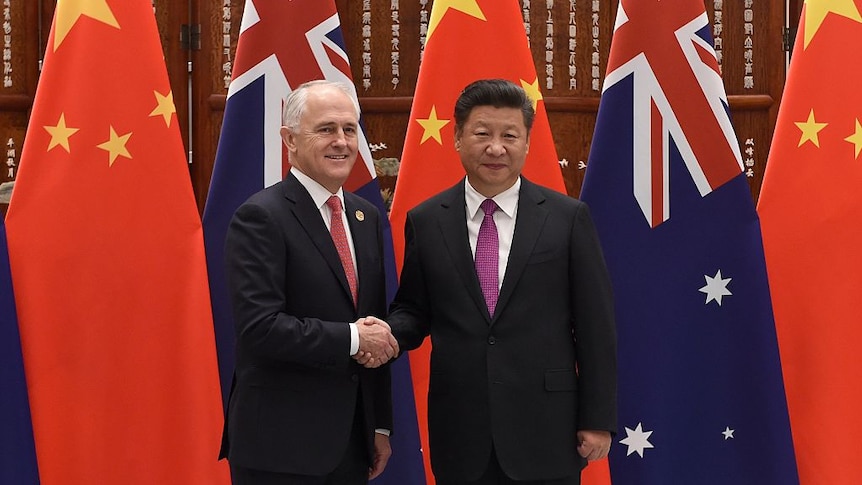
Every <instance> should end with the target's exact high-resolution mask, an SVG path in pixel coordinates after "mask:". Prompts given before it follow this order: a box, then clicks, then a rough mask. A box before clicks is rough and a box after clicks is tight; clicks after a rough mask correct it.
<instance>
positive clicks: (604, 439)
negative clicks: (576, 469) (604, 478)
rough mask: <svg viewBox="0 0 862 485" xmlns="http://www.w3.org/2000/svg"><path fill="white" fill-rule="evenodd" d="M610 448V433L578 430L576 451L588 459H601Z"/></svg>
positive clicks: (606, 454)
mask: <svg viewBox="0 0 862 485" xmlns="http://www.w3.org/2000/svg"><path fill="white" fill-rule="evenodd" d="M610 450H611V434H610V433H609V432H608V431H593V430H582V431H578V453H580V455H581V456H582V457H584V458H586V459H587V460H589V461H593V460H601V459H602V458H604V457H606V456H608V452H609V451H610Z"/></svg>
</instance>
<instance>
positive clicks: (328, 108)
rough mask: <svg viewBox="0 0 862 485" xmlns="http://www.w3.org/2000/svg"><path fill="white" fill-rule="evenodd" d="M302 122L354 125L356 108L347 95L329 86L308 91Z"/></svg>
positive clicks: (356, 119) (356, 118)
mask: <svg viewBox="0 0 862 485" xmlns="http://www.w3.org/2000/svg"><path fill="white" fill-rule="evenodd" d="M302 120H304V121H309V122H313V123H320V122H342V123H343V122H349V123H356V122H357V121H358V117H357V114H356V106H355V105H354V104H353V100H352V99H350V96H348V95H347V93H345V92H344V91H342V90H340V89H336V88H333V87H330V86H322V87H317V88H314V89H311V90H309V92H308V97H307V98H306V101H305V109H304V110H303V111H302Z"/></svg>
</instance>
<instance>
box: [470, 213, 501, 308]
mask: <svg viewBox="0 0 862 485" xmlns="http://www.w3.org/2000/svg"><path fill="white" fill-rule="evenodd" d="M481 207H482V211H484V212H485V217H484V218H483V219H482V225H481V226H479V237H478V238H477V239H476V261H475V262H476V275H477V276H479V286H480V287H481V288H482V295H484V296H485V304H487V305H488V313H490V314H491V316H492V317H493V316H494V309H495V308H496V307H497V293H498V291H499V273H500V267H499V260H500V242H499V238H498V236H497V225H496V224H495V223H494V212H496V211H497V209H498V208H499V207H498V206H497V203H496V202H494V201H493V200H491V199H485V201H484V202H482V206H481Z"/></svg>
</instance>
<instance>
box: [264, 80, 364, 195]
mask: <svg viewBox="0 0 862 485" xmlns="http://www.w3.org/2000/svg"><path fill="white" fill-rule="evenodd" d="M358 130H359V119H358V115H357V112H356V105H355V104H354V103H353V101H352V100H351V99H350V97H348V95H347V93H345V92H344V91H341V90H340V89H337V88H335V87H332V86H325V85H324V86H314V87H310V88H308V93H307V98H306V101H305V107H304V108H303V110H302V115H301V116H300V119H299V125H298V126H297V127H296V128H295V129H290V128H288V127H286V126H282V127H281V137H282V139H283V140H284V144H285V145H286V146H287V149H288V152H289V157H290V163H291V165H293V166H294V167H296V168H297V169H298V170H299V171H301V172H302V173H304V174H306V175H308V176H309V177H311V178H312V179H314V180H315V181H316V182H317V183H319V184H320V185H322V186H324V187H326V189H328V190H329V191H330V192H331V193H333V194H334V193H336V192H338V189H339V188H340V187H341V186H342V185H343V184H344V181H345V180H347V177H348V176H349V175H350V171H351V170H352V169H353V164H354V163H355V162H356V156H357V153H358V137H357V132H358Z"/></svg>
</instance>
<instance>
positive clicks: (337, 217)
mask: <svg viewBox="0 0 862 485" xmlns="http://www.w3.org/2000/svg"><path fill="white" fill-rule="evenodd" d="M326 205H328V206H329V208H330V209H332V222H331V224H330V229H329V233H330V234H331V235H332V242H334V243H335V249H337V250H338V257H339V259H341V266H343V267H344V274H345V275H347V284H348V285H349V286H350V295H351V296H352V297H353V305H354V306H355V305H356V270H355V269H354V268H353V258H352V257H350V245H348V244H347V233H346V232H345V231H344V222H342V220H341V200H340V199H339V198H338V196H335V195H333V196H332V197H330V198H329V199H328V200H327V201H326Z"/></svg>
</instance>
